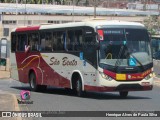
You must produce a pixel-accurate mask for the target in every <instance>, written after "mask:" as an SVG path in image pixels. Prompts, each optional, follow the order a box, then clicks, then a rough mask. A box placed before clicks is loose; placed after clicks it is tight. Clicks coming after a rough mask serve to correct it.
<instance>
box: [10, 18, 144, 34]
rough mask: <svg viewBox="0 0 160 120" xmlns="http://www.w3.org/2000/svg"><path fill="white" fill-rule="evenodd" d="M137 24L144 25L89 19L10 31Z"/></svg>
mask: <svg viewBox="0 0 160 120" xmlns="http://www.w3.org/2000/svg"><path fill="white" fill-rule="evenodd" d="M107 25H112V26H122V25H124V26H138V27H144V25H143V24H141V23H137V22H126V21H119V20H111V21H107V20H90V21H82V22H72V23H64V24H49V25H48V24H46V25H44V24H43V25H40V26H26V27H18V28H16V29H14V30H13V31H12V32H20V31H33V30H43V29H44V30H45V29H56V28H68V27H78V26H89V27H93V28H96V27H97V26H107Z"/></svg>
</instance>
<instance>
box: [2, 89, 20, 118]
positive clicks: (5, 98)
mask: <svg viewBox="0 0 160 120" xmlns="http://www.w3.org/2000/svg"><path fill="white" fill-rule="evenodd" d="M0 106H1V107H0V111H2V112H3V111H4V112H5V111H6V112H7V111H20V109H19V106H18V103H17V98H16V96H15V95H14V94H11V93H5V92H3V91H0ZM3 115H4V116H5V113H3ZM1 120H22V119H21V118H19V117H12V118H11V117H1Z"/></svg>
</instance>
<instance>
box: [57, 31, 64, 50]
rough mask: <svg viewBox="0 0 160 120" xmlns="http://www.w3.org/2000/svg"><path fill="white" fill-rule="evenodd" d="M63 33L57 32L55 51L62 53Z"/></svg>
mask: <svg viewBox="0 0 160 120" xmlns="http://www.w3.org/2000/svg"><path fill="white" fill-rule="evenodd" d="M64 33H65V32H62V31H59V32H57V50H58V51H62V50H64V40H65V38H64V37H65V36H64Z"/></svg>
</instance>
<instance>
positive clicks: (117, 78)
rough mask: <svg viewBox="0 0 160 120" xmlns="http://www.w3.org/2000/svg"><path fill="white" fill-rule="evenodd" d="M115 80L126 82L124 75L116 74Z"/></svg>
mask: <svg viewBox="0 0 160 120" xmlns="http://www.w3.org/2000/svg"><path fill="white" fill-rule="evenodd" d="M116 80H126V74H116Z"/></svg>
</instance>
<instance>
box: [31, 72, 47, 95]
mask: <svg viewBox="0 0 160 120" xmlns="http://www.w3.org/2000/svg"><path fill="white" fill-rule="evenodd" d="M36 81H37V80H36V75H35V74H34V72H32V73H31V74H30V76H29V85H30V89H31V91H35V92H37V91H45V90H46V89H47V85H37V82H36Z"/></svg>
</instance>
